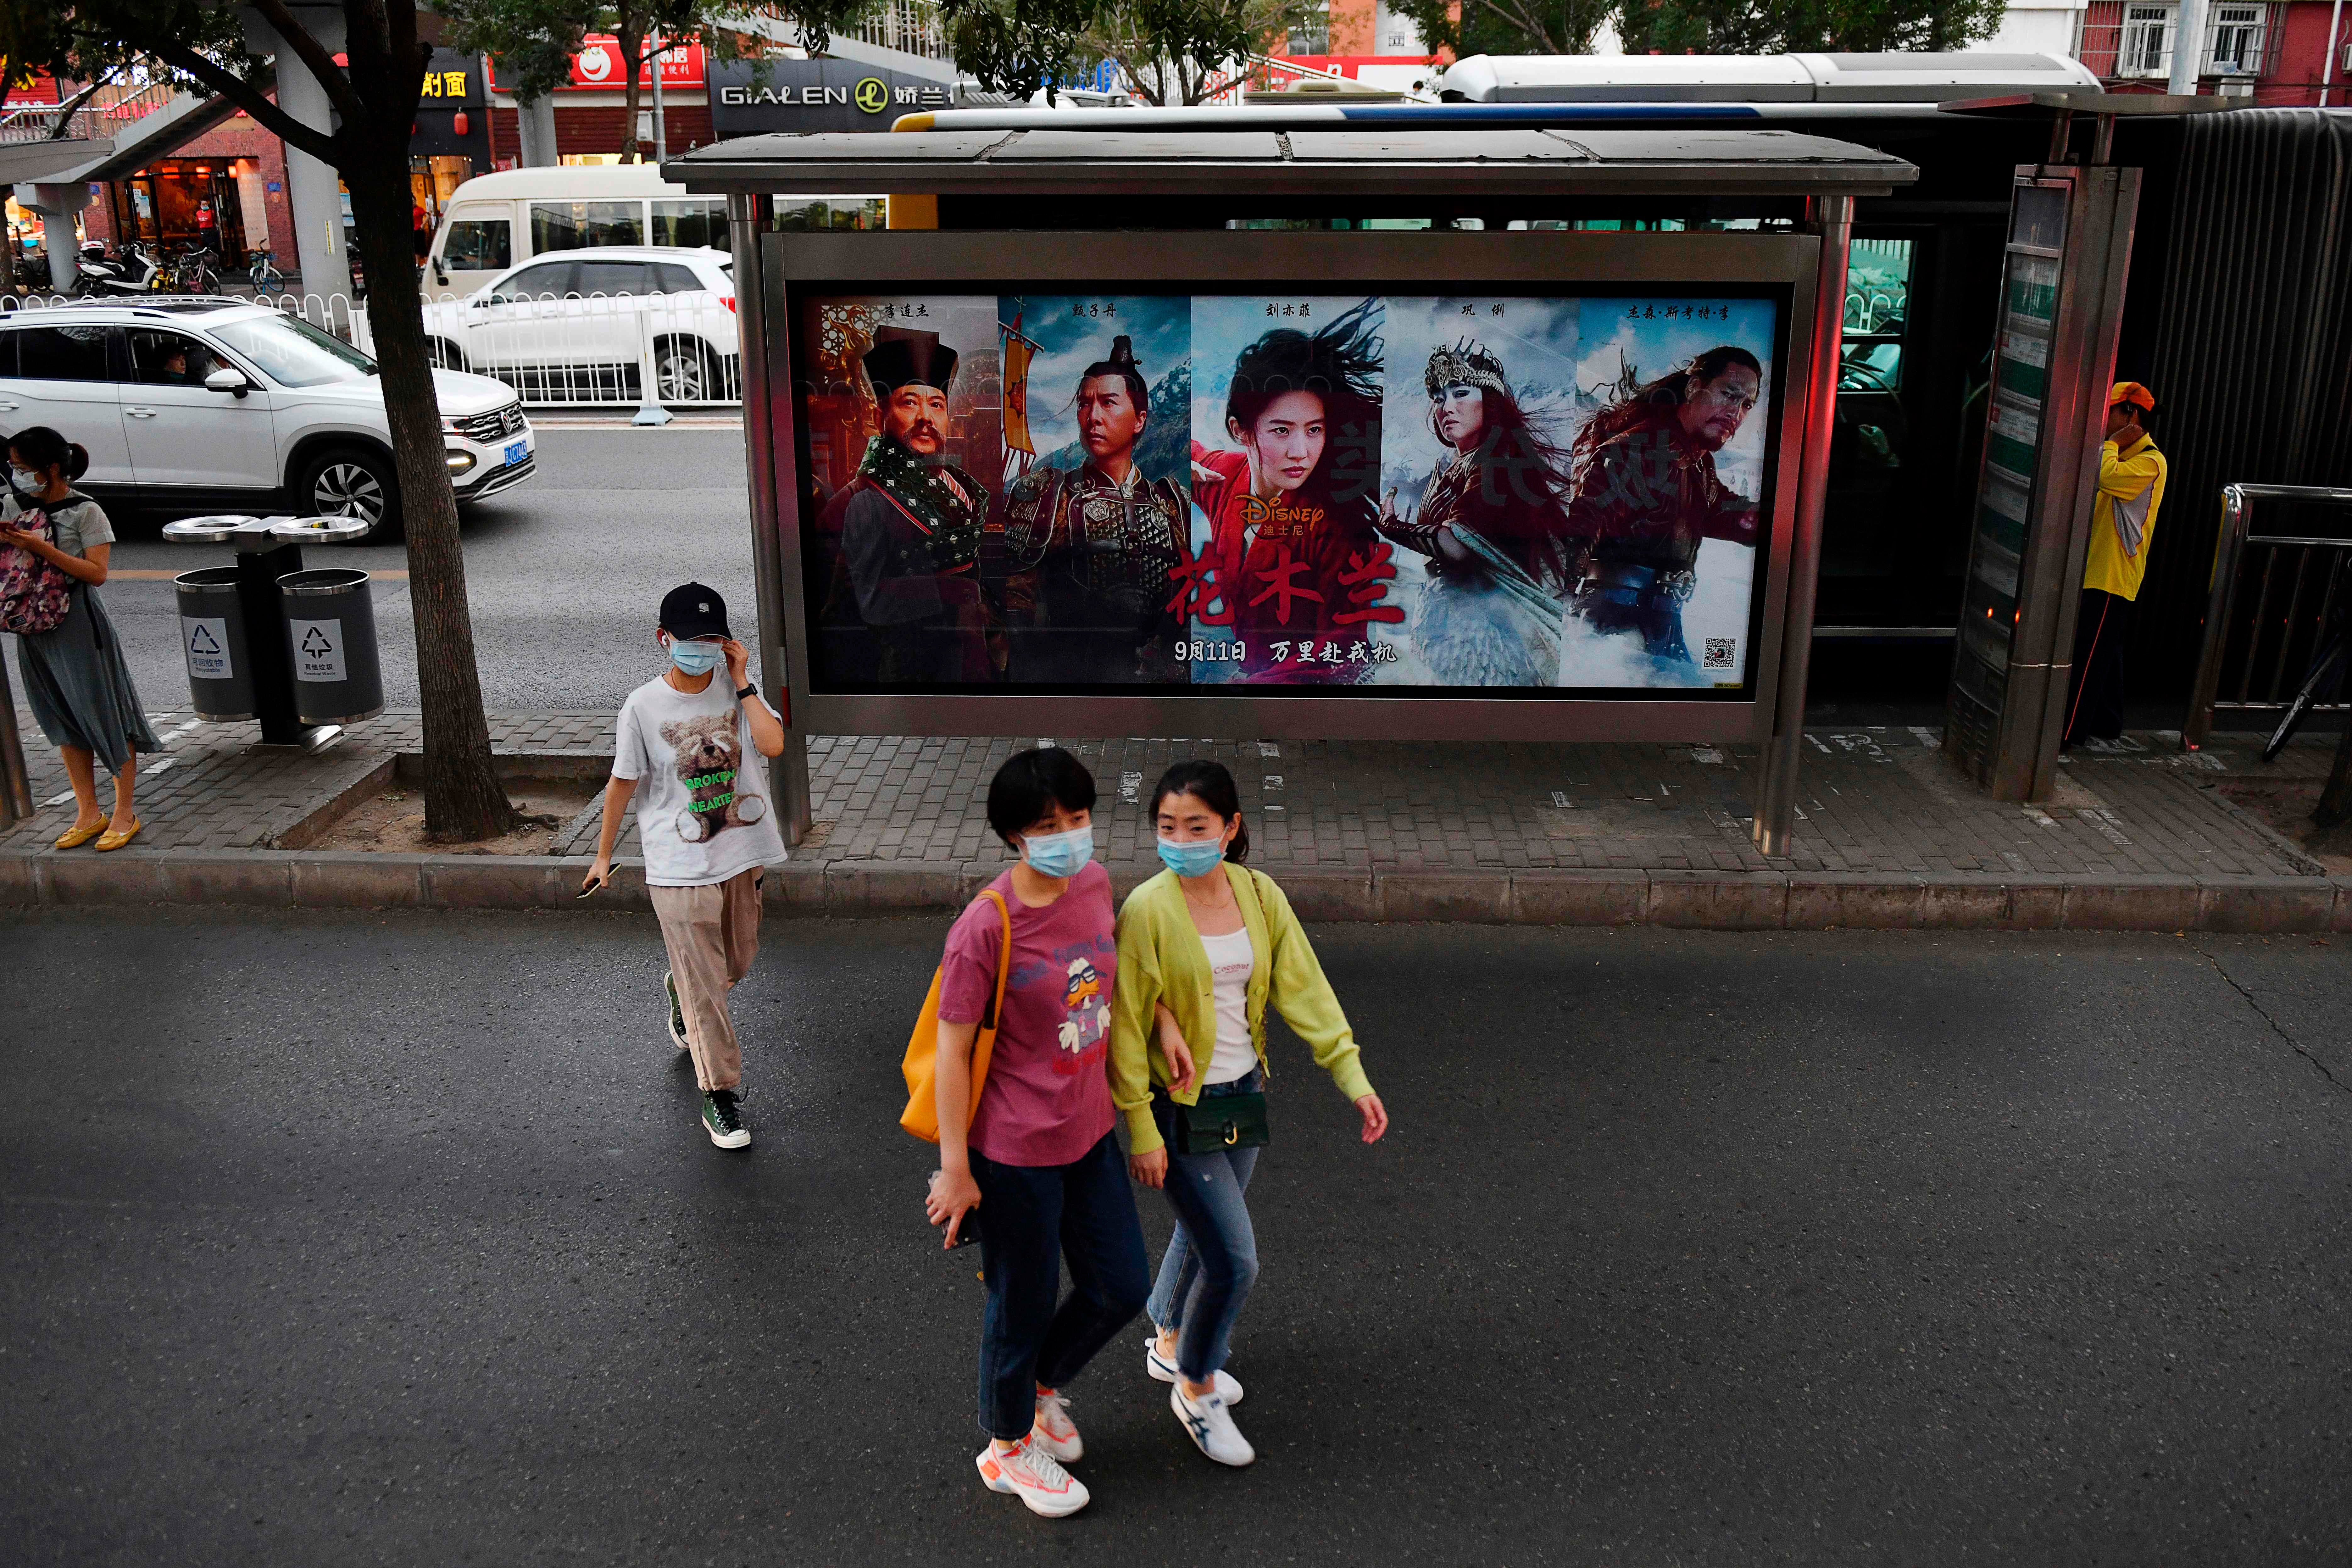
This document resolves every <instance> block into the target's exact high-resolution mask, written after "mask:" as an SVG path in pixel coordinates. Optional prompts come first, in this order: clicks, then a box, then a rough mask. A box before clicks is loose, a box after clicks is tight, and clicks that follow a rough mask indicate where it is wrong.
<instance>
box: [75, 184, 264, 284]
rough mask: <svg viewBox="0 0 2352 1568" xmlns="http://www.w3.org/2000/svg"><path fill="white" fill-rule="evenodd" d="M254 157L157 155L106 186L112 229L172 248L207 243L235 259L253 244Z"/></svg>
mask: <svg viewBox="0 0 2352 1568" xmlns="http://www.w3.org/2000/svg"><path fill="white" fill-rule="evenodd" d="M256 167H257V165H255V163H254V160H252V159H250V158H219V157H215V158H194V157H187V158H159V159H157V160H156V161H155V162H154V163H150V164H148V165H147V167H145V168H143V169H142V170H140V171H139V172H138V173H137V174H132V175H130V176H129V177H128V178H125V179H121V180H118V181H116V182H114V184H111V185H110V186H109V187H108V200H109V202H110V216H111V217H112V219H113V226H114V233H115V234H116V235H117V236H118V237H127V238H131V239H136V240H139V241H140V242H141V243H142V244H144V245H147V246H149V247H161V248H163V249H164V250H167V251H173V250H179V249H182V248H184V247H188V246H194V245H205V246H209V247H212V249H213V251H214V252H215V254H216V255H218V256H219V257H221V258H223V260H224V261H226V262H227V263H229V264H231V265H234V264H235V263H236V262H238V261H240V260H241V259H242V258H244V257H245V255H246V253H247V250H248V249H250V248H251V247H252V244H253V241H252V239H251V237H250V236H249V235H248V232H247V223H246V216H245V207H246V194H247V189H248V188H249V187H250V186H251V185H252V184H253V183H254V179H253V174H254V170H255V168H256Z"/></svg>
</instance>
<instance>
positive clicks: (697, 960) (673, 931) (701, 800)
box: [581, 583, 784, 1149]
mask: <svg viewBox="0 0 2352 1568" xmlns="http://www.w3.org/2000/svg"><path fill="white" fill-rule="evenodd" d="M654 637H655V640H656V641H657V642H658V643H659V644H660V645H661V647H662V650H663V651H664V652H665V653H666V654H667V655H668V657H669V668H667V669H665V670H663V671H662V672H661V674H659V675H657V676H656V677H655V678H654V679H651V680H648V681H646V683H645V684H644V685H643V686H640V687H638V688H637V689H635V691H632V692H630V693H629V699H628V700H627V701H626V702H624V703H623V704H622V705H621V717H620V722H619V724H618V726H617V731H616V733H615V737H614V754H613V777H612V782H611V783H609V784H606V785H605V786H604V831H603V832H602V833H600V834H599V835H598V836H597V839H596V862H595V864H594V865H593V866H592V867H590V868H589V870H588V877H587V880H586V881H584V882H583V884H582V885H581V897H583V898H585V897H587V896H588V895H589V894H590V893H593V892H594V891H596V889H599V888H602V887H604V885H605V884H606V883H607V882H609V881H610V880H611V879H612V876H613V847H614V844H616V843H618V842H619V840H620V837H621V819H622V817H623V816H625V815H626V814H627V812H628V809H629V805H630V803H631V802H632V801H633V800H634V801H635V804H636V808H637V837H638V839H639V840H640V842H641V843H642V844H643V846H644V849H645V857H646V891H647V892H648V893H650V894H651V895H652V898H653V905H654V913H655V914H656V915H658V916H659V917H660V918H661V928H662V942H663V943H664V945H665V946H667V948H668V949H669V973H667V974H666V975H664V976H663V977H662V987H663V989H664V990H665V991H667V993H668V997H669V1037H670V1040H671V1041H672V1043H673V1044H675V1045H676V1046H677V1048H678V1049H679V1050H680V1051H681V1052H683V1053H685V1054H687V1055H688V1056H689V1057H690V1058H692V1059H693V1062H694V1076H695V1080H696V1082H698V1084H699V1085H700V1086H701V1089H702V1127H703V1131H706V1132H708V1133H709V1134H710V1141H711V1142H713V1143H716V1144H717V1145H719V1147H720V1148H721V1149H740V1148H743V1147H745V1146H746V1145H748V1144H749V1143H750V1142H751V1129H750V1128H748V1127H746V1126H745V1125H744V1124H743V1117H742V1112H741V1110H740V1109H739V1107H738V1105H737V1103H736V1100H737V1095H738V1093H739V1092H740V1086H741V1084H742V1081H743V1051H742V1047H741V1046H740V1044H739V1043H738V1042H737V1040H736V1038H735V1024H734V1020H733V1019H732V1018H730V1016H728V1012H727V993H728V992H729V991H730V989H732V988H733V987H734V985H735V984H736V983H737V982H738V981H740V980H741V979H742V978H743V976H744V975H745V974H746V973H750V971H751V958H752V955H753V954H754V953H756V952H759V950H760V873H761V870H762V869H763V868H766V867H768V866H771V865H772V864H774V863H775V862H777V861H779V860H782V859H783V858H784V840H783V836H782V834H780V833H779V832H778V831H777V830H776V813H775V809H774V806H773V805H772V803H771V802H770V800H769V798H768V779H767V770H766V769H765V768H764V767H762V766H761V763H760V758H765V757H773V756H777V755H779V754H781V753H782V751H783V749H784V723H783V720H782V718H781V717H779V716H778V715H777V713H776V710H774V709H772V708H771V707H769V706H768V704H767V702H766V701H765V700H762V699H761V696H760V689H759V688H758V687H756V686H754V685H752V684H751V677H750V675H749V673H748V667H749V665H750V663H751V655H750V653H749V651H748V650H747V649H745V647H743V645H742V644H741V643H740V642H737V641H736V640H735V639H734V637H731V636H730V635H729V634H728V630H727V601H726V600H724V599H722V598H720V597H719V595H718V592H717V591H716V590H714V589H711V588H707V587H705V586H703V585H702V584H699V583H686V584H680V585H678V586H677V587H675V588H673V589H671V590H670V591H669V593H668V594H667V595H665V596H664V598H663V599H662V605H661V619H660V620H659V622H657V623H656V627H655V631H654ZM722 664H723V665H724V666H725V667H726V668H725V676H724V680H723V682H722V680H721V679H720V675H719V666H721V665H722ZM753 752H758V753H759V755H758V757H754V756H753V755H752V753H753Z"/></svg>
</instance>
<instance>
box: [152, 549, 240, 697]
mask: <svg viewBox="0 0 2352 1568" xmlns="http://www.w3.org/2000/svg"><path fill="white" fill-rule="evenodd" d="M236 582H237V570H236V567H234V566H207V567H205V568H204V569H203V570H201V571H197V572H183V573H181V574H179V575H178V576H177V577H174V578H173V579H172V585H173V588H174V589H175V590H176V591H177V593H178V595H179V600H180V652H181V653H182V654H183V655H184V657H185V658H186V659H187V662H188V702H189V706H190V707H192V708H194V710H196V716H197V717H198V718H200V719H210V720H212V721H214V722H215V723H226V722H229V721H236V720H242V719H250V718H252V717H253V715H254V702H253V659H252V658H251V656H250V654H249V653H248V651H247V643H246V636H245V607H244V606H243V605H240V604H239V603H238V602H237V587H236Z"/></svg>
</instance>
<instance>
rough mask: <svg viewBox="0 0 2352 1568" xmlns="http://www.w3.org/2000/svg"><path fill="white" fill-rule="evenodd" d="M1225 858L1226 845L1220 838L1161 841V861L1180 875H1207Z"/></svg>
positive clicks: (1166, 839)
mask: <svg viewBox="0 0 2352 1568" xmlns="http://www.w3.org/2000/svg"><path fill="white" fill-rule="evenodd" d="M1224 858H1225V847H1224V845H1223V842H1222V841H1220V840H1218V839H1214V838H1199V839H1195V840H1193V841H1192V843H1190V844H1179V843H1177V842H1176V841H1175V840H1174V839H1173V838H1163V839H1161V840H1160V864H1161V865H1162V866H1165V867H1167V868H1169V869H1170V870H1171V871H1173V872H1175V873H1176V874H1177V875H1178V876H1180V877H1205V876H1207V875H1208V874H1209V873H1210V872H1212V871H1213V870H1215V869H1216V868H1217V865H1218V862H1220V861H1222V860H1223V859H1224Z"/></svg>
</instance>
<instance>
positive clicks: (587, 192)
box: [421, 163, 884, 300]
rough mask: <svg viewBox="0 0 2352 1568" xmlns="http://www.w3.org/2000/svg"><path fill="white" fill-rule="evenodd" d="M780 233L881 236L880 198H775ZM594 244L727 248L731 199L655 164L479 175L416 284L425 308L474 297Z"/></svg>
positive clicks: (436, 239) (445, 222)
mask: <svg viewBox="0 0 2352 1568" xmlns="http://www.w3.org/2000/svg"><path fill="white" fill-rule="evenodd" d="M776 205H777V206H778V208H779V209H780V212H781V213H782V223H783V225H784V226H786V227H799V228H828V229H830V228H880V227H882V226H884V220H883V210H882V198H881V197H880V196H829V197H828V196H779V197H777V198H776ZM592 245H599V246H601V245H659V246H681V247H687V248H688V249H692V248H696V247H701V246H709V247H712V248H714V249H717V250H725V249H727V248H728V238H727V198H726V197H724V196H694V195H687V193H686V191H685V190H684V189H683V188H682V187H680V186H677V185H674V184H670V183H669V182H668V181H667V180H665V179H663V178H662V173H661V166H660V165H659V164H657V163H566V164H560V165H557V166H556V167H553V168H538V169H502V170H500V171H499V173H497V174H478V175H476V176H475V177H474V178H473V179H470V180H467V182H466V183H465V184H462V185H459V186H458V187H457V189H456V190H455V191H453V192H451V193H450V195H449V205H448V210H447V211H446V213H444V214H443V215H442V218H441V226H440V228H439V230H438V231H436V233H435V234H434V236H433V248H432V250H431V251H429V252H428V253H427V255H426V259H425V271H424V274H423V277H422V279H421V281H422V283H423V285H424V289H425V299H427V300H457V299H463V298H465V297H466V296H467V295H469V294H471V293H473V292H474V291H475V290H476V289H479V288H480V287H481V286H482V285H483V284H485V283H488V281H489V280H490V279H493V278H496V277H498V276H499V274H500V273H502V272H504V271H506V270H507V269H508V268H510V267H514V266H517V265H518V264H520V263H521V262H525V261H528V260H530V258H532V257H534V256H538V255H541V254H543V253H544V252H547V251H551V250H581V249H584V248H586V247H589V246H592Z"/></svg>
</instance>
